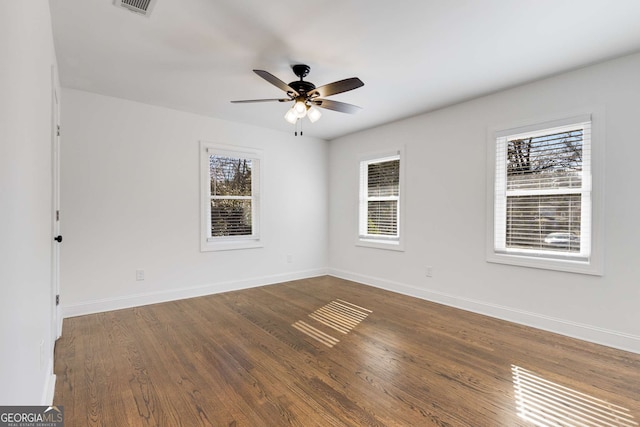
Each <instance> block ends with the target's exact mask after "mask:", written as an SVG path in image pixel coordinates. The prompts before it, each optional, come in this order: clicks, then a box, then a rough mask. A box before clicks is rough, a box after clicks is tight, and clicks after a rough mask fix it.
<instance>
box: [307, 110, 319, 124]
mask: <svg viewBox="0 0 640 427" xmlns="http://www.w3.org/2000/svg"><path fill="white" fill-rule="evenodd" d="M307 117H309V121H310V122H311V123H315V122H317V121H318V120H319V119H320V117H322V113H321V112H320V109H318V108H316V107H310V108H309V111H307Z"/></svg>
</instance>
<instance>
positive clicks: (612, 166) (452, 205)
mask: <svg viewBox="0 0 640 427" xmlns="http://www.w3.org/2000/svg"><path fill="white" fill-rule="evenodd" d="M639 75H640V55H633V56H628V57H625V58H622V59H618V60H614V61H610V62H606V63H602V64H599V65H595V66H591V67H587V68H584V69H580V70H577V71H574V72H570V73H567V74H563V75H559V76H556V77H553V78H549V79H546V80H542V81H538V82H534V83H532V84H528V85H525V86H521V87H517V88H514V89H511V90H507V91H504V92H500V93H497V94H493V95H490V96H486V97H483V98H480V99H476V100H473V101H469V102H465V103H462V104H459V105H455V106H452V107H450V108H446V109H442V110H439V111H435V112H432V113H428V114H424V115H420V116H417V117H413V118H410V119H407V120H404V121H400V122H396V123H392V124H389V125H386V126H382V127H379V128H375V129H370V130H367V131H364V132H360V133H357V134H353V135H350V136H346V137H343V138H339V139H337V140H334V141H331V145H330V160H329V161H330V168H331V174H330V185H329V194H330V213H329V223H330V238H329V242H330V243H329V254H330V255H329V265H330V267H331V269H330V272H331V273H332V274H335V275H337V276H341V277H345V278H350V279H354V280H357V281H360V282H363V283H368V284H372V285H375V286H380V287H384V288H387V289H390V290H394V291H398V292H402V293H406V294H410V295H414V296H418V297H421V298H425V299H429V300H433V301H436V302H441V303H445V304H449V305H454V306H458V307H461V308H465V309H468V310H472V311H476V312H481V313H484V314H489V315H493V316H496V317H500V318H504V319H508V320H513V321H517V322H521V323H524V324H529V325H532V326H536V327H539V328H543V329H548V330H552V331H556V332H560V333H563V334H567V335H571V336H576V337H579V338H582V339H586V340H591V341H595V342H599V343H604V344H607V345H610V346H614V347H619V348H623V349H627V350H631V351H634V352H637V353H640V308H639V307H640V279H639V276H638V272H639V271H640V270H639V269H638V260H639V259H640V245H639V244H638V242H639V241H640V227H639V226H638V215H639V213H640V196H639V194H640V193H639V191H638V184H640V180H639V179H638V173H637V168H638V159H640V143H639V141H638V137H637V122H638V118H639V117H640V103H639V102H638V94H640V79H639V78H638V76H639ZM593 105H599V106H601V107H603V108H604V111H605V115H606V123H605V126H606V129H605V135H606V141H605V152H606V156H605V157H606V161H605V182H606V183H605V195H604V197H605V203H606V208H605V212H604V215H605V239H606V245H605V248H604V251H605V274H604V276H602V277H598V276H587V275H581V274H572V273H562V272H555V271H548V270H537V269H531V268H525V267H516V266H506V265H498V264H490V263H487V262H486V261H485V230H486V224H487V213H486V212H487V210H486V201H485V192H486V191H487V190H488V189H487V188H486V186H485V177H486V173H487V166H486V162H485V157H486V135H487V129H488V128H489V127H491V126H495V125H500V124H505V123H506V124H508V123H514V122H518V121H521V120H527V119H531V118H537V117H544V116H549V115H550V114H556V113H562V112H565V111H572V110H578V109H582V108H584V107H587V108H588V107H589V106H593ZM399 143H403V144H405V147H406V159H405V161H406V189H405V190H406V191H405V193H404V197H405V201H406V223H405V228H404V232H405V237H406V242H405V248H406V251H405V252H393V251H386V250H379V249H371V248H363V247H356V246H355V245H354V242H355V236H356V233H357V208H358V203H357V200H358V162H357V158H358V154H360V153H367V152H375V151H378V150H384V148H385V147H387V146H388V145H389V144H394V145H397V144H399ZM453 168H455V171H452V169H453ZM489 191H491V189H489ZM428 265H429V266H433V277H431V278H428V277H426V275H425V268H426V266H428Z"/></svg>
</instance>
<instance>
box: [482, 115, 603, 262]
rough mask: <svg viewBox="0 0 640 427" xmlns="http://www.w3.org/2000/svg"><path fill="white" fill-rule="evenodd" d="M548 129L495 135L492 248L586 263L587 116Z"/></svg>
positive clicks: (588, 233) (588, 237) (588, 191)
mask: <svg viewBox="0 0 640 427" xmlns="http://www.w3.org/2000/svg"><path fill="white" fill-rule="evenodd" d="M563 122H564V123H563ZM546 126H549V124H547V125H546ZM546 126H545V127H544V128H543V129H540V128H538V129H535V127H533V128H529V129H522V128H521V129H516V130H511V131H502V132H500V133H498V134H497V138H496V172H495V197H494V203H495V206H494V248H495V251H496V253H506V254H521V255H526V256H534V257H544V258H552V259H567V260H578V261H586V260H588V259H589V256H590V253H591V122H590V117H588V116H584V117H579V118H572V119H567V120H564V121H562V122H560V123H553V127H546Z"/></svg>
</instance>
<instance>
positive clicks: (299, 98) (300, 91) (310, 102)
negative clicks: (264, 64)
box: [231, 64, 364, 124]
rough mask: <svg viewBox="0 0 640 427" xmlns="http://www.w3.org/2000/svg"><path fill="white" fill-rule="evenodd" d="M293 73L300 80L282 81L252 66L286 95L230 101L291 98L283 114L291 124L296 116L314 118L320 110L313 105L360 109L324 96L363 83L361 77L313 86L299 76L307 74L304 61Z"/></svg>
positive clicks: (351, 109) (351, 112) (275, 100)
mask: <svg viewBox="0 0 640 427" xmlns="http://www.w3.org/2000/svg"><path fill="white" fill-rule="evenodd" d="M292 68H293V73H294V74H295V75H296V76H298V77H299V78H300V80H297V81H294V82H291V83H289V84H286V83H285V82H283V81H282V80H280V79H279V78H277V77H276V76H274V75H273V74H271V73H269V72H268V71H264V70H253V72H254V73H256V74H257V75H259V76H260V77H262V78H263V79H265V80H266V81H268V82H269V83H271V84H272V85H274V86H275V87H277V88H279V89H282V90H283V91H285V92H286V93H287V97H286V98H271V99H247V100H242V101H231V102H232V103H239V104H242V103H251V102H293V106H292V107H291V108H290V109H289V110H288V111H287V114H285V116H284V118H285V120H287V121H288V122H289V123H291V124H295V123H296V122H297V121H298V120H299V119H302V118H304V117H305V116H307V117H309V120H310V121H311V122H312V123H313V122H316V121H317V120H318V119H319V118H320V116H321V115H322V113H320V110H318V109H317V108H316V107H320V108H326V109H327V110H334V111H339V112H341V113H349V114H354V113H357V112H358V111H360V110H361V108H360V107H358V106H357V105H352V104H347V103H345V102H338V101H332V100H330V99H325V97H327V96H331V95H335V94H338V93H342V92H347V91H350V90H353V89H357V88H359V87H361V86H364V83H362V80H360V79H359V78H357V77H351V78H349V79H344V80H339V81H337V82H333V83H329V84H326V85H324V86H320V87H316V86H315V85H314V84H313V83H311V82H308V81H304V80H303V78H304V77H306V76H307V75H308V74H309V71H310V70H311V67H309V66H308V65H305V64H296V65H294V66H293V67H292Z"/></svg>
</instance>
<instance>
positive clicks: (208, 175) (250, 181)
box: [201, 143, 262, 251]
mask: <svg viewBox="0 0 640 427" xmlns="http://www.w3.org/2000/svg"><path fill="white" fill-rule="evenodd" d="M260 158H261V156H260V153H259V152H258V151H256V150H251V149H242V148H239V147H229V146H221V145H213V144H209V143H201V168H202V202H203V203H202V205H203V206H202V212H203V220H202V230H201V234H202V238H201V249H202V250H203V251H211V250H227V249H242V248H253V247H259V246H262V245H261V242H260V221H259V219H260Z"/></svg>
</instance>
